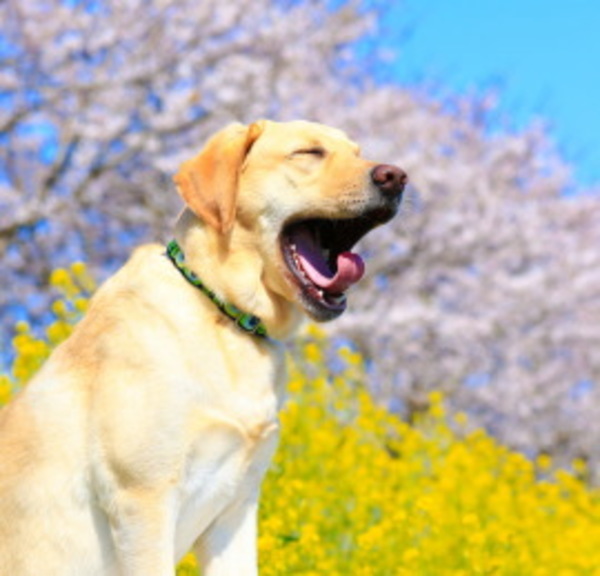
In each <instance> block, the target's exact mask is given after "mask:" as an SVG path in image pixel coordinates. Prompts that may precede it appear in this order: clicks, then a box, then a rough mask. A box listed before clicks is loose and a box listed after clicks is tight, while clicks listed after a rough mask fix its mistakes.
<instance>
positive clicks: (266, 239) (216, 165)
mask: <svg viewBox="0 0 600 576" xmlns="http://www.w3.org/2000/svg"><path fill="white" fill-rule="evenodd" d="M175 183H176V185H177V188H178V191H179V193H180V194H181V196H182V197H183V199H184V200H185V202H186V204H187V205H188V207H189V208H190V209H191V210H192V211H193V212H194V213H195V214H196V215H197V216H198V217H199V218H200V219H201V220H203V221H204V222H205V223H206V224H207V225H209V226H210V227H211V228H212V229H213V230H214V231H215V233H217V234H219V235H223V236H227V235H230V234H232V233H235V231H236V230H241V231H243V232H244V238H245V240H244V242H246V243H249V244H252V250H254V251H256V252H257V253H259V254H260V257H261V260H262V264H263V270H262V272H261V275H262V281H263V282H264V283H265V284H266V286H267V287H268V289H270V290H272V291H274V292H276V293H278V294H279V295H281V296H283V297H284V298H286V299H287V300H290V301H295V302H299V303H301V305H302V306H303V307H304V309H305V310H306V312H307V313H308V314H309V315H310V316H311V317H312V318H313V319H315V320H318V321H325V320H330V319H333V318H336V317H337V316H339V315H340V314H341V313H342V312H343V311H344V310H345V308H346V291H347V289H348V288H350V287H351V286H352V285H353V284H355V283H356V282H357V281H358V280H360V278H361V277H362V275H363V272H364V264H363V261H362V259H361V257H360V256H359V255H358V254H356V253H354V252H352V248H353V246H354V245H355V244H356V243H357V242H358V241H359V240H360V239H361V238H362V237H363V236H364V235H365V234H366V233H367V232H369V231H370V230H372V229H373V228H375V227H376V226H378V225H380V224H383V223H385V222H387V221H388V220H390V219H391V218H392V217H393V216H394V215H395V214H396V212H397V210H398V206H399V204H400V201H401V198H402V192H403V190H404V186H405V184H406V175H405V173H404V172H403V171H402V170H400V169H399V168H397V167H395V166H391V165H388V164H378V163H375V162H370V161H368V160H365V159H363V158H361V157H360V153H359V148H358V146H357V145H356V144H354V143H353V142H352V141H350V140H349V139H348V138H347V137H346V135H345V134H344V133H343V132H341V131H339V130H336V129H334V128H330V127H327V126H323V125H320V124H314V123H309V122H303V121H297V122H288V123H275V122H270V121H260V122H257V123H255V124H252V125H250V126H241V125H232V126H229V127H228V128H226V129H224V130H222V131H221V132H219V133H217V134H216V135H215V136H214V137H213V138H212V139H211V140H209V142H208V143H207V145H206V146H205V148H204V149H203V150H202V151H201V152H200V154H198V156H196V157H195V158H193V159H191V160H189V161H187V162H185V163H184V164H183V166H182V167H181V169H180V171H179V172H178V173H177V175H176V176H175Z"/></svg>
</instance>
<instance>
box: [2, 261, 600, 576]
mask: <svg viewBox="0 0 600 576" xmlns="http://www.w3.org/2000/svg"><path fill="white" fill-rule="evenodd" d="M85 278H87V275H85V270H84V269H83V268H81V267H80V268H79V269H75V270H71V271H69V272H67V271H62V272H61V273H57V275H55V276H54V283H55V284H56V285H61V286H62V288H63V292H64V293H65V297H64V298H63V299H62V300H59V301H58V302H57V303H56V304H55V306H54V308H53V311H54V313H55V314H56V322H55V323H53V324H52V325H51V326H50V327H49V329H48V330H47V332H46V337H45V338H41V339H36V338H34V337H33V336H32V335H31V333H30V331H29V330H28V328H27V327H26V326H19V327H18V330H17V336H16V337H15V348H16V352H17V355H16V359H15V362H14V366H13V369H12V374H10V375H3V376H0V402H5V401H6V400H8V397H9V396H10V395H11V394H12V393H13V391H14V390H15V389H16V388H18V387H19V386H20V385H22V384H24V383H25V382H26V380H27V378H28V377H30V376H31V374H32V373H33V372H34V371H35V369H36V368H37V367H38V366H39V365H40V364H41V362H42V361H43V359H45V357H46V356H47V355H48V353H49V351H50V350H51V348H52V347H53V346H54V345H55V344H56V343H57V342H58V341H59V340H61V339H62V338H64V337H65V336H67V335H68V333H69V332H70V330H71V327H72V324H73V322H74V321H76V319H77V317H78V316H79V314H80V313H81V311H83V310H84V309H85V294H86V293H87V290H89V289H90V285H89V284H87V283H86V282H84V279H85ZM299 348H300V353H299V354H298V355H297V360H295V361H290V370H289V372H290V374H289V376H290V378H289V393H290V398H289V400H288V402H287V404H286V407H285V409H284V410H283V412H282V414H281V425H282V442H281V446H280V449H279V451H278V453H277V455H276V458H275V461H274V462H273V465H272V466H271V469H270V471H269V474H268V476H267V478H266V480H265V484H264V488H263V498H262V501H261V515H260V538H259V542H258V546H259V552H260V561H261V575H262V576H276V575H277V576H281V575H288V574H304V575H306V576H308V575H315V576H316V575H317V574H319V575H321V574H331V575H340V576H341V575H346V574H352V575H355V576H390V575H396V576H409V575H419V576H440V575H452V576H468V575H497V576H585V575H590V576H591V575H594V576H600V494H599V493H598V492H597V491H596V490H592V489H590V488H588V487H587V486H586V485H585V482H584V481H583V480H582V479H581V478H582V477H584V476H585V465H584V463H583V462H575V463H574V464H573V469H572V471H570V472H567V471H564V470H559V471H552V463H551V461H550V460H549V459H548V458H545V457H543V458H539V459H538V460H537V461H536V462H531V461H530V460H528V459H526V458H525V457H524V456H522V455H520V454H518V453H515V452H512V451H510V450H508V449H507V448H505V447H503V446H502V445H500V444H498V443H497V442H496V441H495V440H494V439H492V438H491V437H490V436H489V435H487V434H486V433H485V432H483V431H482V430H477V429H473V428H472V427H471V426H470V424H469V422H468V419H467V417H466V416H465V415H462V414H459V415H458V416H455V417H453V418H450V416H449V415H448V414H447V413H446V410H445V407H444V398H443V396H442V395H441V394H438V393H433V394H432V395H431V397H430V403H431V407H430V409H429V411H428V412H427V413H426V414H424V415H423V416H422V417H421V418H420V419H418V421H417V422H416V423H414V424H413V425H408V424H407V423H405V422H402V421H401V420H399V419H398V418H397V417H396V416H394V415H392V414H390V413H389V412H387V411H386V410H384V409H383V408H381V407H379V406H378V405H376V404H375V403H374V402H373V400H372V398H371V396H370V395H369V393H368V392H367V390H366V388H365V379H366V375H365V369H364V363H363V360H362V358H361V356H360V355H359V354H357V353H356V352H354V351H352V350H351V349H349V348H342V349H339V350H337V351H334V352H333V354H335V359H336V361H335V365H336V372H335V373H333V374H332V372H331V370H330V369H329V368H327V366H328V365H330V364H331V363H330V362H328V361H327V358H326V357H325V352H326V351H327V350H329V347H328V344H327V341H326V340H325V339H324V337H323V335H322V334H321V333H320V332H319V331H318V330H317V329H316V328H314V327H311V328H309V329H308V331H307V333H306V334H305V335H304V337H303V339H302V341H301V342H300V344H299ZM177 574H178V576H195V575H197V574H198V570H197V567H196V563H195V560H194V558H193V556H191V555H188V556H186V557H185V558H184V560H183V561H182V562H181V564H180V566H179V568H178V571H177Z"/></svg>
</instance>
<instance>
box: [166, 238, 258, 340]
mask: <svg viewBox="0 0 600 576" xmlns="http://www.w3.org/2000/svg"><path fill="white" fill-rule="evenodd" d="M167 256H168V257H169V259H170V260H171V262H173V264H174V265H175V267H176V268H177V269H178V270H179V271H180V272H181V274H182V275H183V276H184V278H185V279H186V280H187V281H188V282H189V283H190V284H192V285H193V286H195V287H196V288H198V289H199V290H200V291H201V292H202V293H203V294H205V295H206V296H208V298H209V299H210V300H211V301H212V302H213V303H214V304H215V306H216V307H217V308H218V309H219V310H220V311H221V312H223V314H225V316H229V318H231V319H232V320H233V321H234V322H235V323H236V325H237V326H239V327H240V328H241V329H242V330H243V331H244V332H248V333H249V334H253V335H254V336H259V337H261V338H268V334H267V328H266V326H265V325H264V324H263V323H262V321H261V319H260V318H259V317H258V316H254V315H253V314H248V313H246V312H243V311H242V310H240V309H239V308H237V307H236V306H234V305H233V304H228V303H227V302H224V301H223V300H221V299H220V298H219V297H218V296H217V295H216V294H215V293H214V292H213V291H212V290H211V289H210V288H208V287H207V286H205V285H204V284H203V283H202V281H201V280H200V278H198V276H196V274H194V273H193V272H192V271H191V270H190V269H189V268H188V267H187V266H186V264H185V257H184V255H183V252H182V250H181V248H180V247H179V244H177V242H176V241H175V240H171V242H169V243H168V244H167Z"/></svg>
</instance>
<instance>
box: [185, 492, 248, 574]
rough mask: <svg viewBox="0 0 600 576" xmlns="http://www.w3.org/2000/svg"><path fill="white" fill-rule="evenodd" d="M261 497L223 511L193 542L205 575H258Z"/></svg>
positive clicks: (246, 500)
mask: <svg viewBox="0 0 600 576" xmlns="http://www.w3.org/2000/svg"><path fill="white" fill-rule="evenodd" d="M257 509H258V497H257V496H256V497H253V498H251V499H245V500H244V501H242V502H240V503H236V504H235V505H232V506H231V507H230V508H229V509H228V510H226V511H225V513H223V514H221V515H220V516H219V518H217V519H216V520H215V521H214V522H213V524H212V525H211V526H210V527H209V528H208V530H207V531H206V532H205V533H204V534H203V535H202V536H201V537H200V538H199V539H198V541H197V542H196V543H195V544H194V552H195V553H196V556H197V558H198V561H199V562H200V565H201V566H202V574H203V576H257V575H258V567H257V553H256V533H257V528H256V523H257Z"/></svg>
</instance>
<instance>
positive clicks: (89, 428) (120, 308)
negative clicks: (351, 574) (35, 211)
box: [0, 120, 407, 576]
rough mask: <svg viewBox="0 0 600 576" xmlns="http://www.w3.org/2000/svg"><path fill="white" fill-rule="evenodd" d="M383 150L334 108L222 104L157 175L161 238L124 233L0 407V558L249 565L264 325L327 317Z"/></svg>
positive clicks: (115, 569) (59, 566)
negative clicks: (311, 110)
mask: <svg viewBox="0 0 600 576" xmlns="http://www.w3.org/2000/svg"><path fill="white" fill-rule="evenodd" d="M406 178H407V177H406V174H405V173H404V172H403V171H402V170H401V169H399V168H397V167H395V166H392V165H388V164H378V163H375V162H370V161H368V160H365V159H364V158H362V157H361V156H360V153H359V148H358V146H357V145H356V144H354V143H353V142H352V141H350V140H349V139H348V138H347V137H346V135H345V134H344V133H343V132H341V131H339V130H337V129H334V128H330V127H326V126H323V125H320V124H315V123H309V122H305V121H294V122H288V123H276V122H271V121H266V120H263V121H259V122H256V123H254V124H251V125H249V126H243V125H240V124H234V125H231V126H228V127H226V128H225V129H223V130H221V131H220V132H218V133H216V134H215V135H214V136H213V137H212V138H211V139H210V140H209V141H208V142H207V143H206V145H205V147H204V148H203V149H202V150H201V151H200V153H199V154H198V155H197V156H196V157H194V158H192V159H191V160H188V161H186V162H184V163H183V164H182V166H181V168H180V170H179V171H178V172H177V174H176V175H175V177H174V182H175V185H176V188H177V190H178V192H179V194H180V195H181V197H182V198H183V200H184V202H185V207H184V209H183V211H182V213H181V215H180V216H179V218H178V220H177V223H176V226H175V230H174V236H173V238H174V239H173V241H172V242H170V243H169V245H168V247H167V249H166V250H165V247H164V246H163V245H146V246H142V247H140V248H138V249H137V250H136V251H135V252H134V253H133V255H132V256H131V258H130V260H129V261H128V262H127V263H126V264H125V265H124V266H123V267H122V268H121V269H120V270H119V271H118V272H117V273H116V274H115V275H114V276H112V277H111V278H110V279H108V281H106V282H105V283H104V285H103V286H102V287H100V289H99V290H98V291H97V293H96V294H95V296H94V297H93V298H92V300H91V304H90V307H89V310H88V312H87V313H86V315H85V317H84V318H83V320H82V321H81V322H80V323H79V324H78V325H77V327H76V328H75V330H74V331H73V333H72V335H71V336H70V337H69V338H68V339H67V340H66V341H65V342H63V343H62V344H61V345H60V346H59V347H58V348H57V349H56V350H55V351H54V353H53V354H52V356H51V357H50V359H49V360H48V361H47V362H46V364H45V365H44V366H43V367H42V368H41V370H40V371H39V373H38V374H37V375H36V376H35V377H34V378H33V379H32V381H31V382H30V383H29V384H28V385H27V387H26V388H25V389H24V390H23V391H22V392H21V393H20V394H19V395H17V397H16V398H15V399H14V401H13V402H12V403H10V404H9V405H8V406H6V407H5V408H3V409H2V411H0V575H1V576H34V575H35V576H39V575H40V574H44V575H45V576H100V575H102V576H105V575H111V576H112V575H115V576H116V575H119V576H173V574H174V565H175V563H176V562H177V561H178V560H179V559H180V558H181V557H182V556H183V555H184V554H185V553H186V552H187V551H188V550H190V549H193V550H194V552H195V553H196V555H197V557H198V561H199V563H200V565H201V567H202V574H203V575H204V576H255V575H256V574H257V558H256V543H255V540H256V530H257V528H256V523H257V520H256V514H257V506H258V500H259V491H260V485H261V480H262V478H263V475H264V473H265V471H266V469H267V467H268V465H269V462H270V459H271V456H272V454H273V452H274V450H275V448H276V445H277V439H278V420H277V415H278V410H279V408H280V405H281V403H282V397H283V389H282V387H283V385H284V382H285V371H284V364H283V359H282V356H283V353H282V345H281V342H282V341H283V340H285V339H286V338H289V337H290V336H291V335H292V334H293V333H294V331H295V330H296V328H297V327H298V324H299V322H300V320H301V318H302V317H303V316H305V315H308V316H309V317H311V318H312V319H314V320H316V321H320V322H321V321H327V320H332V319H334V318H336V317H338V316H339V315H340V314H342V313H343V312H344V310H345V308H346V305H347V299H346V292H347V290H348V289H349V288H351V287H352V286H353V285H354V284H355V283H356V282H358V281H359V280H360V278H361V276H362V275H363V272H364V265H363V261H362V259H361V258H360V256H359V255H358V254H356V253H354V252H352V248H353V246H354V245H355V244H356V243H357V242H358V240H360V238H362V237H363V236H364V235H365V234H366V233H367V232H369V231H370V230H371V229H373V228H374V227H376V226H378V225H380V224H383V223H385V222H387V221H389V220H390V219H391V218H392V217H393V216H394V215H395V214H396V212H397V210H398V206H399V204H400V202H401V197H402V192H403V189H404V186H405V184H406Z"/></svg>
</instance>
